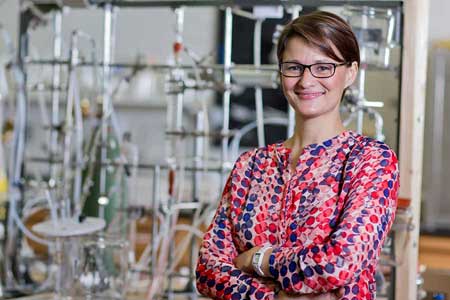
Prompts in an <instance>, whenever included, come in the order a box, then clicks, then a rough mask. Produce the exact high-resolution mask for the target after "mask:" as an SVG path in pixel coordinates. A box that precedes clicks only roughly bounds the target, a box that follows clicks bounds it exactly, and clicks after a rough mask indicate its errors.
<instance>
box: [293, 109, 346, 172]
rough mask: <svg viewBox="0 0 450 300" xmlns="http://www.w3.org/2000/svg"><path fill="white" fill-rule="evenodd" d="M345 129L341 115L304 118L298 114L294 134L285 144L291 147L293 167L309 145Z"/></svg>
mask: <svg viewBox="0 0 450 300" xmlns="http://www.w3.org/2000/svg"><path fill="white" fill-rule="evenodd" d="M343 131H345V127H344V125H343V124H342V121H341V118H340V116H337V117H335V118H333V119H330V118H314V119H308V120H303V119H301V118H300V117H299V116H296V122H295V130H294V134H293V135H292V136H291V137H290V138H289V139H288V140H286V142H285V143H284V145H285V146H286V147H287V148H290V149H291V155H290V156H291V157H290V158H291V168H292V169H295V166H296V165H297V161H298V158H299V156H300V154H301V152H302V150H303V148H305V147H306V146H307V145H310V144H317V143H320V142H323V141H325V140H327V139H330V138H332V137H334V136H336V135H339V134H340V133H342V132H343Z"/></svg>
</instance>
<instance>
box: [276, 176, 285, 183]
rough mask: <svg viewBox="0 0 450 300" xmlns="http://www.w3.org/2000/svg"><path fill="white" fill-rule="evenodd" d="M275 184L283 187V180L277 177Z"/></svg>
mask: <svg viewBox="0 0 450 300" xmlns="http://www.w3.org/2000/svg"><path fill="white" fill-rule="evenodd" d="M277 183H278V184H279V185H283V184H284V181H283V178H281V177H278V179H277Z"/></svg>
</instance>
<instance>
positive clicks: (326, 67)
mask: <svg viewBox="0 0 450 300" xmlns="http://www.w3.org/2000/svg"><path fill="white" fill-rule="evenodd" d="M331 68H332V67H331V66H329V65H318V66H316V70H317V71H319V72H325V71H330V70H331Z"/></svg>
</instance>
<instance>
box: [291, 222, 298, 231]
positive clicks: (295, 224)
mask: <svg viewBox="0 0 450 300" xmlns="http://www.w3.org/2000/svg"><path fill="white" fill-rule="evenodd" d="M289 228H291V230H295V229H297V223H291V225H289Z"/></svg>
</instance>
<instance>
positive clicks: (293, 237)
mask: <svg viewBox="0 0 450 300" xmlns="http://www.w3.org/2000/svg"><path fill="white" fill-rule="evenodd" d="M289 240H290V241H291V242H293V243H294V242H295V241H297V234H295V233H294V232H293V233H291V235H290V237H289Z"/></svg>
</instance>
